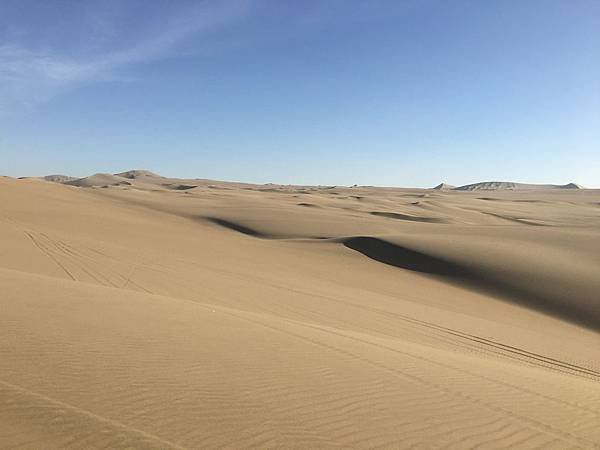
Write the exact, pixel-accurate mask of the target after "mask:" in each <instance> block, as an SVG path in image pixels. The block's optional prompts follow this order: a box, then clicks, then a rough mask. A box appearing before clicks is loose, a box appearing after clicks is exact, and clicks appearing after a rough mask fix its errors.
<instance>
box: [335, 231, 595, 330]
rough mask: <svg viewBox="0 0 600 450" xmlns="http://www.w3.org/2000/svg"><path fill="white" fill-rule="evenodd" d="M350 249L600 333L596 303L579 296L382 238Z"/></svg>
mask: <svg viewBox="0 0 600 450" xmlns="http://www.w3.org/2000/svg"><path fill="white" fill-rule="evenodd" d="M342 243H343V245H344V246H345V247H347V248H349V249H352V250H354V251H357V252H359V253H362V254H363V255H365V256H367V257H369V258H371V259H373V260H375V261H378V262H381V263H384V264H388V265H390V266H395V267H399V268H402V269H407V270H412V271H415V272H421V273H425V274H430V275H435V276H439V277H441V278H443V279H445V280H446V281H449V282H451V283H454V284H459V285H462V286H464V287H468V288H471V289H475V290H478V291H481V292H485V293H488V294H492V295H497V296H498V297H500V298H503V299H505V300H509V301H511V302H513V303H517V304H520V305H522V306H525V307H529V308H533V309H536V310H538V311H541V312H544V313H547V314H550V315H552V316H555V317H557V318H560V319H562V320H567V321H570V322H572V323H575V324H577V325H581V326H585V327H587V328H590V329H593V330H596V331H598V330H600V311H599V310H598V308H596V307H595V306H594V304H593V303H591V302H589V301H587V300H586V299H585V298H578V297H577V296H576V295H571V296H568V295H565V294H564V292H562V293H561V292H552V291H551V290H549V289H546V290H545V291H543V292H540V289H539V287H536V285H535V284H534V283H529V282H528V280H527V279H523V277H521V278H520V279H519V278H518V277H511V276H507V274H503V275H499V274H498V273H496V272H495V271H492V270H489V269H487V270H486V269H483V268H478V266H476V265H473V266H470V265H469V266H467V265H465V264H461V263H460V262H456V261H452V260H449V259H444V258H440V257H437V256H433V255H429V254H427V253H423V252H419V251H416V250H412V249H409V248H406V247H403V246H400V245H396V244H392V243H390V242H387V241H385V240H383V239H378V238H374V237H368V236H358V237H351V238H348V239H344V240H343V241H342Z"/></svg>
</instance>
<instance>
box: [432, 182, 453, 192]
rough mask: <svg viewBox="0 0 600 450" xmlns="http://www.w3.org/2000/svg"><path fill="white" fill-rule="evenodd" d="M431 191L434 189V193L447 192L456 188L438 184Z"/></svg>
mask: <svg viewBox="0 0 600 450" xmlns="http://www.w3.org/2000/svg"><path fill="white" fill-rule="evenodd" d="M432 189H435V190H436V191H449V190H452V189H456V186H452V185H451V184H446V183H440V184H438V185H437V186H436V187H434V188H432Z"/></svg>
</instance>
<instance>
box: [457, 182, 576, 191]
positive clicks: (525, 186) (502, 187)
mask: <svg viewBox="0 0 600 450" xmlns="http://www.w3.org/2000/svg"><path fill="white" fill-rule="evenodd" d="M534 189H582V187H581V186H579V185H578V184H575V183H569V184H562V185H561V184H529V183H513V182H510V181H484V182H481V183H473V184H466V185H464V186H459V187H457V188H454V190H455V191H507V190H510V191H520V190H534Z"/></svg>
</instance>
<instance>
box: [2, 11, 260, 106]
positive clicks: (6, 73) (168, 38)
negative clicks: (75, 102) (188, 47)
mask: <svg viewBox="0 0 600 450" xmlns="http://www.w3.org/2000/svg"><path fill="white" fill-rule="evenodd" d="M149 5H152V3H149ZM249 9H250V2H249V1H244V0H241V1H240V0H234V1H218V2H204V3H202V4H192V5H187V6H185V7H180V8H177V9H175V10H172V11H167V13H168V15H167V16H166V17H161V18H160V20H158V21H156V22H157V23H153V24H152V25H151V26H148V27H145V29H144V28H141V30H142V31H139V32H137V33H136V32H133V33H132V32H131V30H125V31H124V32H123V34H127V36H124V35H121V33H119V32H117V31H115V27H114V26H113V24H112V23H111V21H110V20H107V19H106V18H102V19H101V18H96V17H94V14H93V11H92V12H91V13H90V12H88V13H87V16H88V17H87V19H88V20H89V19H90V16H91V18H92V20H93V21H94V26H95V30H94V31H95V32H94V33H90V32H89V30H86V29H85V27H84V28H83V29H82V31H81V32H80V33H81V36H76V38H77V39H78V41H77V42H78V44H77V45H76V46H75V48H70V49H68V50H69V51H66V50H67V49H65V48H64V46H61V45H55V46H54V47H52V46H48V45H31V44H30V45H26V44H25V43H24V42H21V40H19V39H14V37H13V39H10V38H8V39H6V38H4V39H3V40H4V42H2V41H0V112H5V113H6V112H10V111H11V110H14V109H15V108H20V107H31V106H34V105H35V104H37V103H39V102H41V101H45V100H47V99H49V98H52V97H53V96H55V95H57V94H59V93H61V92H64V91H65V90H69V89H72V88H74V87H77V86H80V85H82V84H85V83H91V82H98V81H106V80H117V79H120V78H121V74H120V71H122V70H124V69H126V68H127V67H130V66H132V65H135V64H139V63H144V62H148V61H152V60H157V59H161V58H165V57H168V56H171V55H172V54H173V52H175V51H177V49H178V46H179V45H180V44H182V43H183V42H185V41H186V40H188V39H191V38H197V37H199V36H202V35H203V33H208V32H210V31H212V30H214V29H216V28H218V27H220V26H224V25H226V24H228V23H231V22H233V21H235V20H238V19H240V18H241V17H243V16H244V15H246V14H247V12H248V11H249ZM161 13H162V11H161ZM82 20H83V19H82ZM125 32H126V33H125ZM136 34H138V35H136ZM132 35H133V36H132ZM99 36H101V38H99ZM22 41H25V40H24V39H23V40H22ZM99 42H100V44H99ZM123 42H126V44H123Z"/></svg>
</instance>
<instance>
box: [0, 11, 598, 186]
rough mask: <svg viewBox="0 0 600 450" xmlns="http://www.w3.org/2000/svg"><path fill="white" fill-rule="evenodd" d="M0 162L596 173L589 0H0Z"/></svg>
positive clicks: (272, 174)
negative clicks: (202, 0)
mask: <svg viewBox="0 0 600 450" xmlns="http://www.w3.org/2000/svg"><path fill="white" fill-rule="evenodd" d="M0 161H1V162H0V174H5V175H12V176H23V175H43V174H48V173H66V174H72V175H81V176H83V175H88V174H91V173H94V172H117V171H122V170H125V169H130V168H147V169H150V170H153V171H156V172H158V173H161V174H164V175H169V176H181V177H203V178H213V179H225V180H241V181H250V182H280V183H307V184H354V183H358V184H375V185H395V186H421V187H428V186H431V185H434V184H437V183H438V182H441V181H445V182H448V183H453V184H466V183H470V182H476V181H484V180H508V181H522V182H555V183H566V182H570V181H575V182H578V183H581V184H583V185H586V186H589V187H600V2H599V1H597V0H563V1H555V0H543V1H542V0H539V1H538V0H514V1H513V0H499V1H475V0H471V1H462V0H453V1H441V0H439V1H437V0H422V1H412V0H411V1H402V0H395V1H385V0H380V1H350V0H348V1H341V0H323V1H310V0H303V1H301V2H298V1H285V0H220V1H204V2H200V1H180V2H177V1H159V0H156V1H152V2H148V1H141V0H140V1H126V0H123V1H111V0H103V1H60V0H56V1H52V2H47V1H42V0H40V1H29V0H1V1H0Z"/></svg>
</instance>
